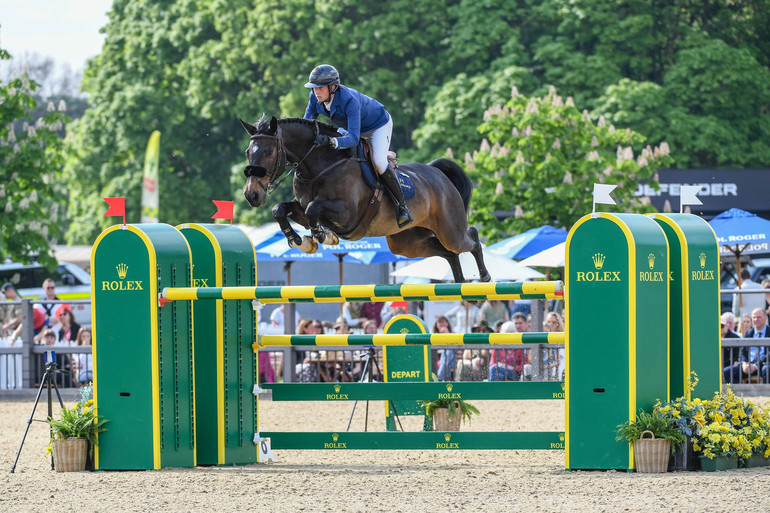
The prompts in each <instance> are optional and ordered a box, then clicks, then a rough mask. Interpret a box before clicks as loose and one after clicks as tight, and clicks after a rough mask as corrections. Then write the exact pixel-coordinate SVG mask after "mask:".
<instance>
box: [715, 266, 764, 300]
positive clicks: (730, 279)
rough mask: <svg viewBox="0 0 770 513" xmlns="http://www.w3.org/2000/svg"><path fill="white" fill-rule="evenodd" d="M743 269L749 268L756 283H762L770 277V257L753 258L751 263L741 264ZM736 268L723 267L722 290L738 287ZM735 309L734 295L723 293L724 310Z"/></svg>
mask: <svg viewBox="0 0 770 513" xmlns="http://www.w3.org/2000/svg"><path fill="white" fill-rule="evenodd" d="M741 269H748V270H749V272H750V273H751V280H752V281H754V282H756V283H762V280H765V279H770V258H752V259H751V265H747V266H743V265H742V266H741ZM737 286H738V285H737V281H736V279H735V268H734V267H733V266H730V268H729V270H726V269H722V273H721V285H720V287H721V288H722V290H729V289H734V288H736V287H737ZM732 309H733V295H732V294H722V312H730V311H732Z"/></svg>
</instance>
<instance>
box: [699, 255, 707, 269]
mask: <svg viewBox="0 0 770 513" xmlns="http://www.w3.org/2000/svg"><path fill="white" fill-rule="evenodd" d="M698 260H700V268H701V269H703V268H704V267H706V253H701V254H700V255H698Z"/></svg>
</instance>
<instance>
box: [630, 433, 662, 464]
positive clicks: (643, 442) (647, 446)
mask: <svg viewBox="0 0 770 513" xmlns="http://www.w3.org/2000/svg"><path fill="white" fill-rule="evenodd" d="M647 433H649V434H650V436H651V437H652V438H645V437H644V435H645V434H647ZM670 457H671V442H670V441H668V440H664V439H662V438H655V434H654V433H653V432H652V431H645V432H643V433H642V436H641V437H640V438H639V440H634V458H635V459H636V471H637V472H644V473H653V472H668V460H669V458H670Z"/></svg>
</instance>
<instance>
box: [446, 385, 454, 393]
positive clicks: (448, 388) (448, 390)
mask: <svg viewBox="0 0 770 513" xmlns="http://www.w3.org/2000/svg"><path fill="white" fill-rule="evenodd" d="M453 388H454V385H453V384H452V383H449V384H447V386H446V391H447V392H451V391H452V389H453Z"/></svg>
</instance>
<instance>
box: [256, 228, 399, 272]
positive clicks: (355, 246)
mask: <svg viewBox="0 0 770 513" xmlns="http://www.w3.org/2000/svg"><path fill="white" fill-rule="evenodd" d="M279 235H280V237H273V238H270V239H268V240H266V241H265V242H264V243H263V244H260V245H258V246H257V248H256V249H257V253H258V254H261V255H265V256H266V257H267V258H268V259H272V260H299V261H317V262H322V261H328V260H332V261H334V260H337V259H338V256H336V255H345V256H344V257H343V261H344V262H360V263H364V264H381V263H387V262H401V261H408V260H413V259H410V258H406V257H404V256H401V255H396V254H394V253H393V252H391V251H390V249H389V248H388V243H387V240H386V239H385V237H364V238H363V239H359V240H340V242H339V244H335V245H333V246H332V245H326V244H321V245H319V246H318V251H316V252H315V253H305V252H303V251H301V250H299V249H298V248H290V247H289V244H288V243H287V242H286V237H284V235H283V234H282V233H280V232H279Z"/></svg>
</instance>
